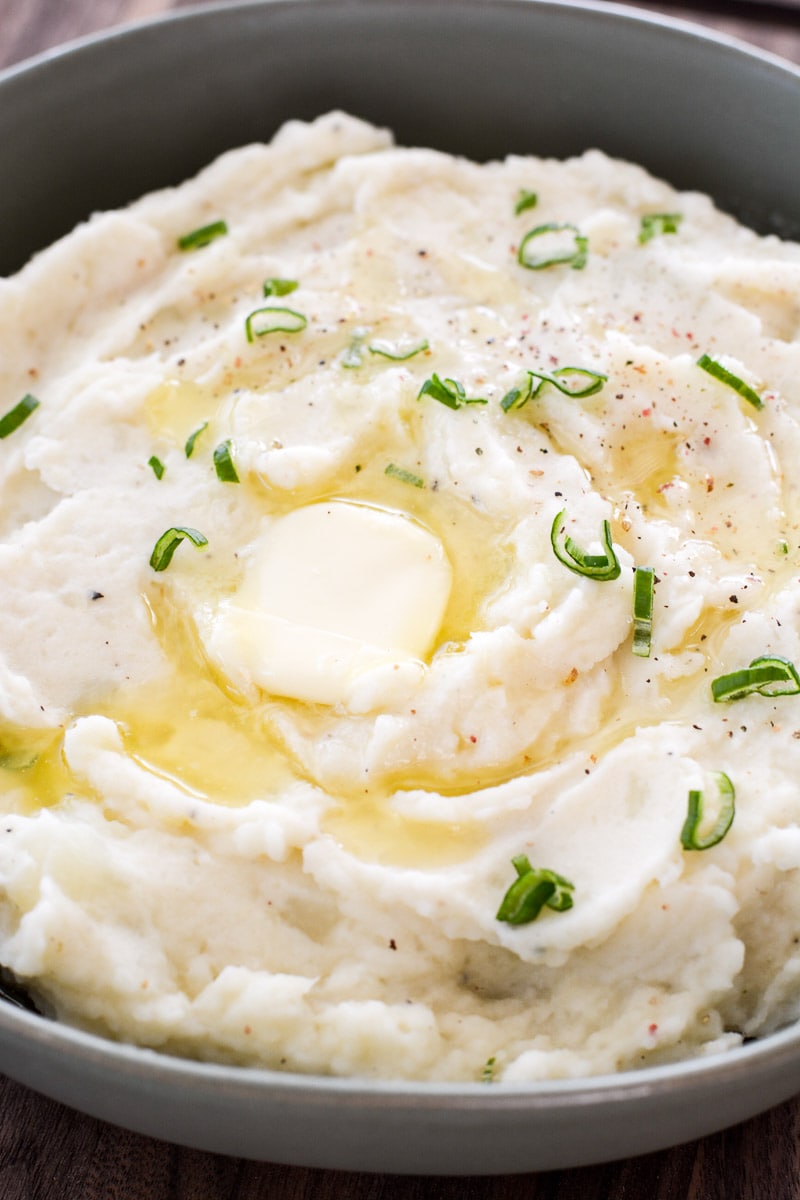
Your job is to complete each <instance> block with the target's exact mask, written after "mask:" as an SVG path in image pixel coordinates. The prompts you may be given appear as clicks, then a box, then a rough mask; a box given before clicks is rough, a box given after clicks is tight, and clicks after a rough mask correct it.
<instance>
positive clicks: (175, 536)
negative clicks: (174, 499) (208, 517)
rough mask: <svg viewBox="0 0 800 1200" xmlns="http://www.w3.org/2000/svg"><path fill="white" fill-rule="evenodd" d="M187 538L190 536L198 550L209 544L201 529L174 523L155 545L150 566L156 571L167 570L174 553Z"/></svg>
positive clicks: (189, 538)
mask: <svg viewBox="0 0 800 1200" xmlns="http://www.w3.org/2000/svg"><path fill="white" fill-rule="evenodd" d="M185 538H188V540H189V541H190V542H191V543H192V545H193V546H197V548H198V550H200V549H202V548H203V546H207V545H208V538H207V537H206V536H205V535H204V534H202V533H201V532H200V530H199V529H189V528H188V527H187V526H185V525H173V527H172V528H171V529H167V530H166V532H165V533H162V535H161V537H160V538H159V539H158V541H157V542H156V544H155V546H154V547H153V553H152V554H151V555H150V566H151V567H152V568H153V570H154V571H166V569H167V567H168V566H169V564H170V563H171V562H172V556H173V554H174V553H175V551H176V550H177V549H178V546H180V544H181V542H182V541H183V540H184V539H185Z"/></svg>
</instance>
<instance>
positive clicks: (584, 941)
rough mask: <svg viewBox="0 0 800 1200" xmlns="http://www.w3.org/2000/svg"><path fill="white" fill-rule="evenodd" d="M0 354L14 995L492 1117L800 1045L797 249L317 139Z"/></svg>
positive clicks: (1, 945)
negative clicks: (523, 1089) (442, 1093)
mask: <svg viewBox="0 0 800 1200" xmlns="http://www.w3.org/2000/svg"><path fill="white" fill-rule="evenodd" d="M198 230H200V231H205V232H201V233H197V231H198ZM181 239H183V241H182V242H181ZM0 320H1V321H2V328H3V330H4V338H3V356H2V361H0V398H1V401H2V402H0V413H3V414H5V417H3V420H2V422H0V435H2V438H1V439H0V489H2V508H1V509H0V580H2V584H1V586H2V603H0V647H1V649H2V655H1V657H0V754H1V756H2V760H1V763H0V787H1V788H2V804H3V819H2V823H0V894H1V896H2V903H1V904H0V962H1V963H2V964H3V965H4V966H5V967H6V968H8V969H9V970H10V971H11V972H13V974H14V975H15V976H16V977H18V978H19V979H20V980H22V981H24V982H25V983H26V984H28V986H30V987H31V989H32V990H33V992H34V994H35V995H36V997H37V999H38V1001H39V1003H40V1004H41V1006H42V1007H43V1008H44V1009H45V1011H47V1012H50V1013H53V1014H54V1015H56V1016H57V1017H59V1018H60V1019H63V1020H65V1021H68V1022H71V1023H74V1024H76V1025H79V1026H82V1027H84V1028H88V1029H92V1030H95V1031H99V1032H101V1033H103V1034H106V1035H109V1036H112V1037H115V1038H120V1039H125V1040H129V1041H133V1042H137V1043H141V1044H144V1045H148V1046H154V1047H159V1048H163V1049H165V1050H168V1051H171V1052H175V1053H178V1054H185V1055H192V1056H197V1057H202V1058H207V1059H217V1060H222V1061H231V1062H236V1063H245V1064H254V1063H260V1064H264V1065H267V1066H273V1067H280V1068H284V1069H286V1070H295V1071H309V1072H323V1073H336V1074H353V1075H364V1076H380V1077H402V1078H412V1079H456V1080H477V1081H480V1080H482V1079H485V1080H491V1079H496V1080H497V1079H503V1080H514V1081H521V1080H535V1079H541V1078H553V1077H560V1076H578V1075H584V1074H594V1073H598V1072H606V1071H618V1070H624V1069H628V1068H635V1067H638V1066H640V1065H643V1064H648V1063H650V1064H652V1063H657V1062H664V1061H668V1060H673V1059H676V1058H681V1057H688V1056H693V1055H700V1054H707V1053H716V1052H721V1051H723V1050H725V1049H727V1048H729V1047H732V1046H735V1045H737V1044H738V1043H739V1042H740V1041H741V1040H742V1038H743V1037H749V1036H755V1035H758V1034H762V1033H764V1032H767V1031H769V1030H772V1029H774V1028H776V1027H778V1026H779V1025H781V1024H783V1023H785V1022H788V1021H790V1020H792V1019H794V1018H795V1017H796V1016H797V1015H798V1008H799V1007H800V982H798V974H800V952H799V951H798V944H799V939H800V916H798V914H800V825H799V824H798V822H799V821H800V789H798V783H797V780H798V778H800V698H799V697H798V695H797V692H798V691H800V683H798V681H797V678H796V672H795V664H800V537H799V536H798V519H799V517H800V502H799V499H798V484H797V473H796V469H795V466H796V463H797V462H798V461H800V382H798V381H800V340H798V339H800V247H797V246H793V245H788V244H783V243H781V242H779V241H778V240H777V239H775V238H767V239H762V238H758V237H757V236H756V235H755V234H753V233H751V232H750V231H748V230H746V229H744V228H741V227H740V226H738V225H737V224H736V223H735V222H734V221H733V220H732V219H730V218H728V217H726V216H723V215H721V214H719V213H718V212H716V211H715V210H714V208H713V207H712V205H711V203H710V201H709V200H708V199H706V198H704V197H702V196H698V195H679V194H677V193H675V192H674V191H672V190H671V189H670V188H669V187H667V186H666V185H665V184H663V183H660V182H658V181H656V180H654V179H652V178H650V177H649V176H648V175H646V174H645V173H644V172H643V171H642V170H640V169H638V168H636V167H633V166H630V165H627V164H623V163H619V162H612V161H610V160H609V159H607V158H606V157H604V156H603V155H602V154H600V153H598V152H592V153H588V154H586V155H584V156H583V157H582V158H579V159H576V160H573V161H570V162H567V163H563V164H562V163H556V162H551V161H547V162H543V161H538V160H535V159H521V158H517V159H510V160H508V161H507V162H505V163H493V164H489V165H485V166H477V165H475V164H472V163H468V162H465V161H460V160H454V159H452V158H449V157H446V156H444V155H441V154H438V153H434V152H431V151H427V150H405V149H394V148H393V147H392V144H391V140H390V138H389V137H388V135H386V134H385V133H384V132H382V131H378V130H375V129H373V128H371V127H370V126H367V125H365V124H363V123H361V122H359V121H356V120H354V119H351V118H348V117H344V116H342V115H341V114H333V115H330V116H328V117H325V118H322V119H320V120H318V121H316V122H315V123H313V124H311V125H301V124H292V125H289V126H287V127H285V128H284V129H283V130H281V132H280V133H279V134H278V136H277V137H276V139H275V141H274V142H273V144H272V145H271V146H269V147H261V146H251V147H247V148H245V149H242V150H238V151H234V152H232V153H230V154H228V155H226V156H224V157H223V158H222V159H220V160H219V161H218V162H216V163H214V164H213V165H212V166H210V167H209V168H208V169H207V170H205V171H204V172H203V173H202V174H201V175H200V176H199V177H198V178H197V179H196V180H193V181H191V182H188V183H186V184H184V185H183V186H182V187H179V188H177V189H174V190H170V191H165V192H162V193H159V194H156V195H153V196H149V197H146V198H145V199H143V200H141V201H140V202H138V203H137V204H135V205H133V206H132V207H131V208H129V209H127V210H126V211H123V212H117V213H112V214H107V215H103V216H98V217H96V218H94V219H92V220H91V221H90V222H88V224H86V225H85V226H83V227H81V228H79V229H78V230H76V231H75V232H74V233H73V234H72V235H71V236H70V237H69V238H67V239H65V240H64V241H62V242H60V243H58V244H57V245H56V246H54V247H53V248H51V249H50V250H48V251H46V252H45V253H43V254H42V255H40V256H39V257H37V258H36V259H35V260H34V261H33V262H32V263H31V264H29V265H28V267H26V269H25V270H24V271H22V272H21V274H20V275H18V276H17V277H15V278H13V279H9V280H6V281H4V282H3V283H2V286H1V287H0ZM23 397H26V398H27V399H25V401H24V402H23ZM37 402H38V403H37ZM20 405H21V407H20ZM634 600H635V604H634ZM651 609H652V612H651ZM634 635H635V636H634ZM759 659H765V660H766V663H763V662H762V663H758V662H756V666H755V668H751V664H752V663H753V662H754V660H759ZM720 680H721V681H722V682H719V681H720ZM712 685H713V689H712ZM756 689H760V690H756ZM776 692H780V693H781V694H779V695H776V694H774V693H776ZM690 802H691V803H690ZM692 804H693V805H694V807H695V809H696V810H697V812H696V814H695V815H696V818H697V819H696V820H693V819H692V818H691V816H690V807H691V805H692ZM700 810H704V811H703V812H702V819H701V812H700ZM710 829H711V830H712V832H711V833H709V830H710ZM709 843H710V844H709ZM704 846H705V847H706V848H701V847H704Z"/></svg>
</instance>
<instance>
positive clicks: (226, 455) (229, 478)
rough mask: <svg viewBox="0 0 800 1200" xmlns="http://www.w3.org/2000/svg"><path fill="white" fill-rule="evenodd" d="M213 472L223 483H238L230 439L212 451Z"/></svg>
mask: <svg viewBox="0 0 800 1200" xmlns="http://www.w3.org/2000/svg"><path fill="white" fill-rule="evenodd" d="M214 470H215V471H216V472H217V479H220V480H221V481H222V482H223V483H238V482H239V475H238V473H237V471H236V466H235V465H234V461H233V457H232V455H231V439H230V438H227V440H226V441H224V442H220V444H219V445H218V446H217V448H216V450H215V451H214Z"/></svg>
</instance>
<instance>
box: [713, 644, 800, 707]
mask: <svg viewBox="0 0 800 1200" xmlns="http://www.w3.org/2000/svg"><path fill="white" fill-rule="evenodd" d="M754 692H757V693H758V694H759V696H796V695H797V694H798V692H800V675H798V673H797V669H796V667H795V665H794V663H792V662H790V661H789V659H788V658H780V657H779V656H778V655H777V654H772V655H766V654H765V655H762V656H761V657H760V658H754V659H753V661H752V662H751V663H750V666H749V667H742V668H741V669H740V670H738V671H731V672H730V674H728V675H720V676H719V678H718V679H714V680H712V682H711V695H712V696H713V697H714V700H715V701H716V702H717V703H720V702H721V701H727V700H741V699H742V697H744V696H751V695H752V694H753V693H754Z"/></svg>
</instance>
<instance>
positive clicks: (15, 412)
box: [0, 392, 39, 438]
mask: <svg viewBox="0 0 800 1200" xmlns="http://www.w3.org/2000/svg"><path fill="white" fill-rule="evenodd" d="M38 407H39V401H38V400H37V399H36V397H35V396H32V395H31V394H30V392H28V394H27V395H26V396H23V397H22V399H21V400H20V401H19V402H18V403H17V404H15V405H14V407H13V408H10V409H9V410H8V412H7V413H6V414H5V416H4V417H0V438H7V437H8V435H9V434H10V433H13V432H14V430H15V429H19V427H20V425H21V424H22V422H23V421H27V419H28V417H29V416H30V415H31V413H32V412H33V411H34V409H36V408H38Z"/></svg>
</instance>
